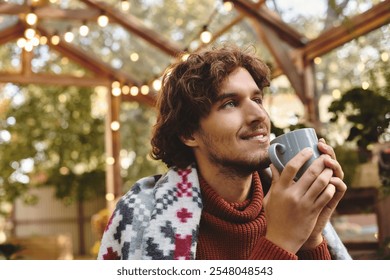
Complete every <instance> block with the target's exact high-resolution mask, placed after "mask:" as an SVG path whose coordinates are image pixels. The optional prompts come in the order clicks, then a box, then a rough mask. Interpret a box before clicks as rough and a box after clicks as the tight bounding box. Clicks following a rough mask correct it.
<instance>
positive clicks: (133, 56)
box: [130, 52, 139, 62]
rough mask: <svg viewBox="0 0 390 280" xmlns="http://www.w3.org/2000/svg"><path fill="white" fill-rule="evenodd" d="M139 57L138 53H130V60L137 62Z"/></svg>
mask: <svg viewBox="0 0 390 280" xmlns="http://www.w3.org/2000/svg"><path fill="white" fill-rule="evenodd" d="M138 59H139V55H138V53H136V52H134V53H132V54H131V55H130V60H131V61H133V62H136V61H138Z"/></svg>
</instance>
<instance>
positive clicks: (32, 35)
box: [24, 28, 36, 40]
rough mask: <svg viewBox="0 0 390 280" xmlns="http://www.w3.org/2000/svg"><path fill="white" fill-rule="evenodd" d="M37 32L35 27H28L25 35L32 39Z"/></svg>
mask: <svg viewBox="0 0 390 280" xmlns="http://www.w3.org/2000/svg"><path fill="white" fill-rule="evenodd" d="M35 34H36V32H35V30H34V29H33V28H27V29H26V30H25V31H24V37H26V39H27V40H31V39H32V38H34V36H35Z"/></svg>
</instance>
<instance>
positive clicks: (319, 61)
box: [314, 57, 322, 65]
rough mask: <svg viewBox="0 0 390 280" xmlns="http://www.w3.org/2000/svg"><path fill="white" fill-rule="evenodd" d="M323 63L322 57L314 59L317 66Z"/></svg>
mask: <svg viewBox="0 0 390 280" xmlns="http://www.w3.org/2000/svg"><path fill="white" fill-rule="evenodd" d="M321 62H322V59H321V57H316V58H314V63H315V64H317V65H318V64H321Z"/></svg>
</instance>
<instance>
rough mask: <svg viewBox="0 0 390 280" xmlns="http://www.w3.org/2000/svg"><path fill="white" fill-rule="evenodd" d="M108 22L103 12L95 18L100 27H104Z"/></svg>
mask: <svg viewBox="0 0 390 280" xmlns="http://www.w3.org/2000/svg"><path fill="white" fill-rule="evenodd" d="M108 22H109V19H108V16H106V15H105V14H104V13H102V14H101V15H100V16H99V17H98V19H97V23H98V25H99V26H100V27H106V26H107V25H108Z"/></svg>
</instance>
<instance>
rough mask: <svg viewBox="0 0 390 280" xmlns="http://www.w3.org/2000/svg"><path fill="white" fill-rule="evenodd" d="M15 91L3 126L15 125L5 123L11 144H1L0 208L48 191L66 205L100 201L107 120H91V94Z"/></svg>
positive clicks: (58, 90) (61, 90)
mask: <svg viewBox="0 0 390 280" xmlns="http://www.w3.org/2000/svg"><path fill="white" fill-rule="evenodd" d="M12 91H13V93H12V97H11V99H10V102H9V108H8V110H7V111H6V113H5V118H4V120H10V119H14V120H15V124H12V123H11V124H9V122H6V121H2V124H3V126H5V129H6V130H7V131H9V133H10V134H11V139H10V141H8V142H5V141H3V142H0V158H1V161H0V169H1V170H2V172H1V174H0V176H1V177H0V203H1V202H2V201H10V202H11V201H13V200H14V199H15V198H17V197H19V196H21V197H22V198H23V199H24V200H25V201H26V202H34V201H35V200H34V198H33V197H31V196H30V195H29V193H28V190H29V189H30V188H33V187H42V186H48V185H52V186H54V187H55V188H56V196H57V197H58V198H61V199H64V200H65V201H66V202H72V201H74V200H78V201H82V200H85V199H88V198H91V197H93V196H95V195H99V194H100V195H102V194H103V193H104V186H105V179H104V178H105V158H104V120H103V119H100V118H93V117H92V115H91V110H92V108H91V96H92V94H93V90H92V89H87V88H76V87H66V88H60V87H43V88H42V87H38V86H34V85H29V86H27V87H23V88H18V87H16V86H13V90H12ZM18 100H19V101H18ZM26 163H29V165H33V166H32V167H33V168H27V170H26Z"/></svg>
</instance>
